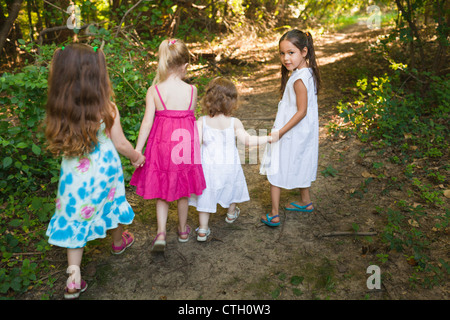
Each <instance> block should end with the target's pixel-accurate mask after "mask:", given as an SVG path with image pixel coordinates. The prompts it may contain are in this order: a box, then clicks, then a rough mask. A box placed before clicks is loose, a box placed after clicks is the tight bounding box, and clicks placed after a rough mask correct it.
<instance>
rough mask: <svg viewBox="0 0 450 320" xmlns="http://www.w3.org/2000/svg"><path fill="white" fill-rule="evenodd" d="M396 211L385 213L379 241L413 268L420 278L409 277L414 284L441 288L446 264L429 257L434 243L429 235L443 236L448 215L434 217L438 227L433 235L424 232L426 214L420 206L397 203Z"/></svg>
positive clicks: (426, 229)
mask: <svg viewBox="0 0 450 320" xmlns="http://www.w3.org/2000/svg"><path fill="white" fill-rule="evenodd" d="M398 208H399V209H391V208H389V209H387V210H386V212H385V213H384V214H385V215H386V216H387V221H388V223H387V224H386V226H385V228H384V230H383V233H382V240H383V241H384V242H385V243H387V244H388V245H389V248H390V249H391V250H396V251H398V252H402V253H403V254H404V256H405V259H406V260H407V262H408V263H409V264H410V265H412V266H414V268H415V271H416V272H421V273H423V274H424V276H423V277H421V279H420V280H419V278H418V277H416V276H412V278H411V279H413V280H414V282H420V283H421V284H422V285H424V286H427V287H431V286H434V285H439V284H442V281H444V279H445V278H446V277H448V275H449V274H450V269H449V268H448V263H446V262H445V261H444V260H443V259H442V258H439V257H433V256H431V255H430V250H429V246H430V245H431V244H432V243H433V242H435V241H438V240H437V239H438V238H437V237H436V235H435V234H433V233H438V235H439V233H441V232H445V228H446V226H447V225H448V222H449V221H450V220H449V218H450V211H449V210H448V209H446V211H445V215H443V216H438V221H439V223H436V224H435V227H434V231H431V232H430V230H429V228H427V222H428V221H427V220H429V217H427V214H426V211H425V210H424V208H423V207H422V206H417V207H415V208H414V207H412V206H408V205H405V204H404V202H399V203H398Z"/></svg>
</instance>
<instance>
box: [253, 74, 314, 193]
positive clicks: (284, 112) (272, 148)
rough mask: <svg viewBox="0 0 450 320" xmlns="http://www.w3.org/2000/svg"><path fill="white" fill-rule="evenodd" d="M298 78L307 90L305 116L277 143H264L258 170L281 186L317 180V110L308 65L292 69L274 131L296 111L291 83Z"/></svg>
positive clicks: (274, 183) (290, 187)
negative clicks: (264, 147)
mask: <svg viewBox="0 0 450 320" xmlns="http://www.w3.org/2000/svg"><path fill="white" fill-rule="evenodd" d="M299 79H301V80H302V81H303V84H304V85H305V87H306V90H307V92H308V107H307V114H306V116H305V117H304V118H303V119H302V120H301V121H300V122H299V123H298V124H296V125H295V126H294V127H292V129H291V130H289V131H288V132H287V133H286V134H285V135H284V136H283V137H282V138H281V139H280V140H279V141H278V142H276V143H272V144H267V145H266V149H265V152H264V156H263V160H262V161H261V167H260V173H261V174H264V175H267V179H268V180H269V182H270V184H272V185H274V186H277V187H280V188H284V189H294V188H307V187H310V186H311V182H312V181H315V180H316V174H317V164H318V158H319V112H318V105H317V94H316V87H315V83H314V77H313V73H312V69H311V68H302V69H298V70H294V71H293V72H292V74H291V76H290V78H289V79H288V81H287V83H286V88H285V90H284V93H283V97H282V99H281V101H280V102H279V104H278V111H277V116H276V118H275V123H274V125H273V129H272V132H273V131H278V130H280V129H281V128H282V127H283V126H284V125H285V124H286V123H287V122H288V121H289V120H290V119H291V118H292V117H293V116H294V114H295V113H296V112H297V103H296V95H295V91H294V82H295V81H297V80H299Z"/></svg>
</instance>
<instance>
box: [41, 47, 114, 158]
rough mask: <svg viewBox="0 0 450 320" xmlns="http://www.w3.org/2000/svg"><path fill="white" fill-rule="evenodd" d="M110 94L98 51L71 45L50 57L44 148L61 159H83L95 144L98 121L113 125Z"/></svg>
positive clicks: (111, 93)
mask: <svg viewBox="0 0 450 320" xmlns="http://www.w3.org/2000/svg"><path fill="white" fill-rule="evenodd" d="M113 96H114V93H113V91H112V87H111V83H110V81H109V76H108V71H107V69H106V60H105V55H104V54H103V51H102V50H101V49H96V50H93V48H92V47H90V46H88V45H85V44H71V45H68V46H66V47H65V48H63V49H60V48H59V49H57V50H56V51H55V53H54V54H53V59H52V63H51V66H50V74H49V78H48V100H47V106H46V111H47V114H46V119H45V125H46V128H45V136H46V138H47V141H48V149H49V150H50V151H51V152H52V153H53V154H55V155H58V156H65V157H76V156H83V155H85V154H88V153H90V152H92V150H93V149H94V148H95V146H96V145H97V143H98V138H97V132H98V130H99V128H100V124H101V121H102V120H103V122H104V123H105V126H106V130H107V131H109V130H110V129H111V127H112V125H113V123H114V117H115V108H114V104H113V103H112V101H111V99H112V98H113Z"/></svg>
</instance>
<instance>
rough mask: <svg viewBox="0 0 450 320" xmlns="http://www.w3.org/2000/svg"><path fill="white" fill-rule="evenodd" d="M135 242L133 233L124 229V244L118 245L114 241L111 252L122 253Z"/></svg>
mask: <svg viewBox="0 0 450 320" xmlns="http://www.w3.org/2000/svg"><path fill="white" fill-rule="evenodd" d="M133 243H134V237H133V234H131V233H130V232H128V230H127V231H124V232H123V233H122V244H121V245H120V246H118V247H116V246H115V245H114V242H113V244H112V250H111V253H112V254H121V253H122V252H124V251H125V249H127V248H128V247H130V246H131V245H132V244H133Z"/></svg>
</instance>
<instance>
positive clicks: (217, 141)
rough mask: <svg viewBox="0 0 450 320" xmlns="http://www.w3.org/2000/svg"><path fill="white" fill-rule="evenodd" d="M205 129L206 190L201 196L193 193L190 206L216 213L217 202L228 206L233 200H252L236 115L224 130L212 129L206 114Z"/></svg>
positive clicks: (204, 161)
mask: <svg viewBox="0 0 450 320" xmlns="http://www.w3.org/2000/svg"><path fill="white" fill-rule="evenodd" d="M201 121H202V122H203V132H202V146H201V159H202V167H203V173H204V175H205V180H206V189H205V190H203V193H202V194H201V195H199V196H197V195H192V196H191V197H190V198H189V205H191V206H194V207H196V208H197V211H200V212H209V213H215V212H216V210H217V204H220V205H221V206H222V207H223V208H228V207H229V206H230V204H232V203H241V202H245V201H249V200H250V196H249V193H248V189H247V182H246V181H245V176H244V171H243V170H242V166H241V160H240V158H239V153H238V149H237V147H236V139H235V134H234V118H231V123H230V126H229V127H228V128H226V129H223V130H220V129H215V128H211V127H210V126H208V125H207V124H206V121H205V117H202V120H201Z"/></svg>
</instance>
